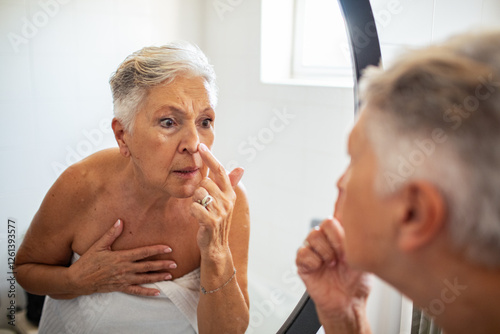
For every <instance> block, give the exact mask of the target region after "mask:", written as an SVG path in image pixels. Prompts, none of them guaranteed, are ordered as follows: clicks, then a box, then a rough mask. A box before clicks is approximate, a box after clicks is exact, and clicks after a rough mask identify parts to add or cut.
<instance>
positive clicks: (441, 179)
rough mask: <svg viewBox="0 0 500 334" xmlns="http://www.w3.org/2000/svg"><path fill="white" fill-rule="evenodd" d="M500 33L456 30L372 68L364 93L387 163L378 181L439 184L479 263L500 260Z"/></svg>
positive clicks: (384, 184)
mask: <svg viewBox="0 0 500 334" xmlns="http://www.w3.org/2000/svg"><path fill="white" fill-rule="evenodd" d="M499 78H500V32H499V31H495V32H482V33H472V34H466V35H460V36H456V37H454V38H452V39H450V40H448V41H446V42H445V43H443V44H441V45H439V46H430V47H427V48H424V49H420V50H416V51H412V52H409V53H407V54H405V55H403V56H402V57H400V58H399V59H398V60H397V61H396V62H395V63H394V64H393V65H392V66H390V67H389V68H388V69H387V70H385V71H382V70H381V69H380V68H370V69H368V70H367V71H366V73H365V76H364V77H363V79H362V82H361V92H360V97H361V99H362V100H363V104H364V105H366V106H367V107H368V108H367V109H370V111H369V112H368V113H367V117H368V118H369V121H368V122H367V123H366V124H367V129H366V130H367V133H368V136H369V138H370V140H371V142H372V143H373V146H374V149H375V152H376V155H377V159H378V162H379V166H380V170H379V174H378V179H377V181H376V185H375V186H376V188H377V189H378V190H379V191H380V192H381V193H382V194H389V193H393V192H394V191H396V190H397V189H399V188H400V187H401V186H402V185H404V184H405V183H406V182H408V181H410V180H415V179H424V180H428V181H430V182H432V183H433V184H434V185H436V186H437V187H438V188H439V190H440V191H441V193H442V194H443V196H444V198H445V200H446V202H447V206H448V224H447V229H448V230H449V232H450V235H451V237H452V239H453V241H454V243H455V245H456V247H457V248H458V249H461V250H462V251H464V253H465V255H466V256H467V257H468V258H469V259H470V260H472V261H474V262H476V263H481V264H484V265H488V266H491V267H500V150H498V149H497V147H498V145H499V143H500V81H499Z"/></svg>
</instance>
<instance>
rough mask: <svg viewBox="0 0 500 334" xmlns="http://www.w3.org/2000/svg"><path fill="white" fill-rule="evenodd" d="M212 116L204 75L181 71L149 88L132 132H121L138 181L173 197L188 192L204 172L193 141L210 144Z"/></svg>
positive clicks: (184, 194) (187, 193)
mask: <svg viewBox="0 0 500 334" xmlns="http://www.w3.org/2000/svg"><path fill="white" fill-rule="evenodd" d="M214 120H215V112H214V110H213V109H212V107H211V105H210V100H209V96H208V92H207V90H206V88H205V84H204V80H203V78H201V77H182V76H180V77H177V78H176V79H175V80H174V81H173V82H172V83H170V84H168V85H160V86H156V87H154V88H152V89H151V90H150V91H149V94H148V95H147V97H146V100H145V102H144V103H143V105H142V107H141V108H140V110H139V112H138V113H137V115H136V118H135V122H134V126H133V130H132V134H129V133H125V134H124V141H125V143H126V144H127V146H128V149H129V152H130V156H131V159H132V162H133V163H134V167H135V170H136V172H137V173H136V174H137V176H138V178H139V179H140V181H141V182H144V184H145V185H146V186H147V187H152V188H154V189H159V190H161V191H164V192H167V193H168V194H169V195H171V196H174V197H179V198H185V197H190V196H192V195H193V192H194V190H195V189H196V188H197V186H198V184H199V183H200V181H201V180H202V179H203V177H205V176H206V175H207V167H206V166H204V165H203V163H202V160H201V157H200V154H199V152H198V144H199V143H204V144H205V145H207V146H208V147H209V148H211V147H212V144H213V141H214ZM141 178H142V180H141Z"/></svg>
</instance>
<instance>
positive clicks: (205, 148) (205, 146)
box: [200, 143, 208, 152]
mask: <svg viewBox="0 0 500 334" xmlns="http://www.w3.org/2000/svg"><path fill="white" fill-rule="evenodd" d="M200 150H202V151H204V152H208V147H207V145H205V144H203V143H200Z"/></svg>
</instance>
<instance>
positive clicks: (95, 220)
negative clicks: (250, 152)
mask: <svg viewBox="0 0 500 334" xmlns="http://www.w3.org/2000/svg"><path fill="white" fill-rule="evenodd" d="M110 84H111V89H112V92H113V100H114V112H115V118H114V119H113V122H112V128H113V131H114V134H115V137H116V141H117V143H118V148H113V149H108V150H103V151H100V152H97V153H95V154H93V155H91V156H90V157H88V158H86V159H84V160H82V161H81V162H79V163H76V164H74V165H72V166H70V167H69V168H68V169H67V170H66V171H65V172H64V173H63V174H62V175H61V176H60V177H59V178H58V180H57V181H56V182H55V184H54V185H53V186H52V187H51V189H50V190H49V191H48V193H47V195H46V197H45V199H44V200H43V202H42V204H41V207H40V209H39V211H38V212H37V214H36V215H35V217H34V219H33V221H32V223H31V226H30V227H29V229H28V231H27V233H26V236H25V238H24V241H23V243H22V245H21V247H20V249H19V252H18V255H17V259H16V270H17V280H18V282H19V284H21V285H22V286H23V287H24V288H25V289H26V290H27V291H28V292H31V293H33V294H41V295H48V296H49V297H47V300H46V302H45V305H44V310H43V314H42V320H41V324H40V333H59V332H61V333H139V332H148V333H195V332H196V333H197V332H199V333H242V332H244V331H245V329H246V328H247V325H248V319H249V313H248V309H249V299H248V292H247V277H246V271H247V259H248V238H249V215H248V202H247V199H246V197H245V194H244V192H243V190H242V188H241V186H239V185H238V182H239V180H240V179H241V177H242V175H243V170H242V169H241V168H237V169H235V170H233V171H232V172H231V173H229V174H227V173H226V171H225V170H224V168H223V167H222V166H221V165H220V164H219V162H218V161H217V160H216V159H215V157H214V156H213V155H212V154H211V152H210V148H211V147H212V144H213V141H214V120H215V110H214V108H215V104H216V87H215V74H214V72H213V69H212V67H211V66H210V65H209V64H208V61H207V59H206V57H205V55H204V54H203V53H202V52H201V51H200V50H199V49H198V48H197V47H195V46H192V45H190V44H187V43H185V44H184V43H182V44H171V45H168V46H163V47H148V48H144V49H142V50H140V51H138V52H135V53H133V54H132V55H130V56H129V57H128V58H126V59H125V61H124V62H123V63H122V64H121V65H120V67H119V68H118V70H117V71H116V73H114V75H113V76H112V78H111V80H110Z"/></svg>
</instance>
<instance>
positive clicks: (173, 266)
mask: <svg viewBox="0 0 500 334" xmlns="http://www.w3.org/2000/svg"><path fill="white" fill-rule="evenodd" d="M168 267H169V268H171V269H175V268H177V264H176V263H172V264H171V265H169V266H168Z"/></svg>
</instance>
